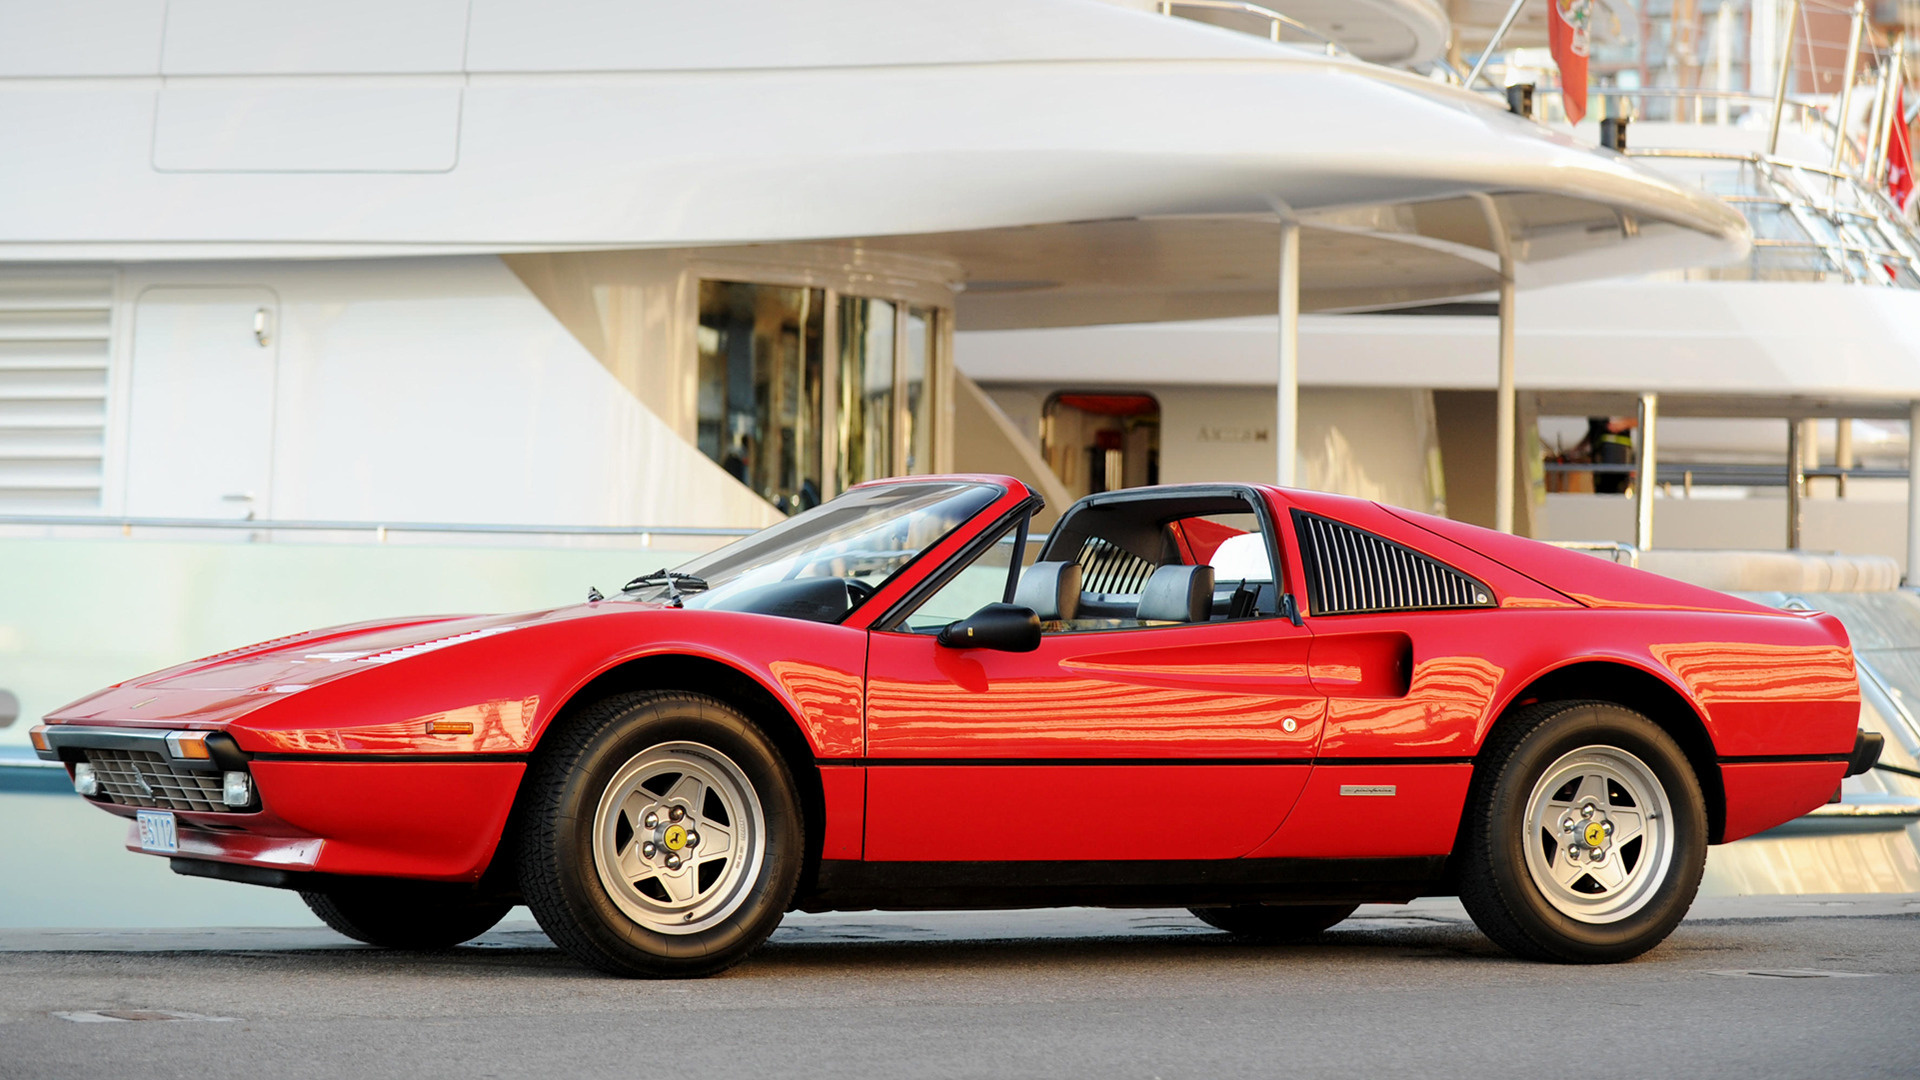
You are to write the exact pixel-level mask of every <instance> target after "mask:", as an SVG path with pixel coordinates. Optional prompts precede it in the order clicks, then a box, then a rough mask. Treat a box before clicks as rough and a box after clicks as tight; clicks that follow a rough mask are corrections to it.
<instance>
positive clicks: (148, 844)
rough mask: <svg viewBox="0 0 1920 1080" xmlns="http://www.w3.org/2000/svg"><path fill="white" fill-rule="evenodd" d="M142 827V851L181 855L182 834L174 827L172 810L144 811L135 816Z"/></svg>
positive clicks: (135, 819)
mask: <svg viewBox="0 0 1920 1080" xmlns="http://www.w3.org/2000/svg"><path fill="white" fill-rule="evenodd" d="M134 821H135V822H136V823H137V824H138V825H139V827H140V850H141V851H158V852H161V853H163V854H167V855H177V854H179V853H180V833H179V832H178V831H177V830H176V829H175V828H174V825H173V811H171V810H142V811H140V812H139V813H137V814H135V815H134Z"/></svg>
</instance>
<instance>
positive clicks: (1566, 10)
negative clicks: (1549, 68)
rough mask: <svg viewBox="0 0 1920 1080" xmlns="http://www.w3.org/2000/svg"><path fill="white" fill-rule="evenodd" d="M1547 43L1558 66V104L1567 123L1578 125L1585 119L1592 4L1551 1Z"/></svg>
mask: <svg viewBox="0 0 1920 1080" xmlns="http://www.w3.org/2000/svg"><path fill="white" fill-rule="evenodd" d="M1550 2H1551V3H1552V4H1553V13H1552V14H1551V15H1549V16H1547V43H1548V44H1549V45H1550V46H1552V48H1553V62H1554V63H1555V64H1558V65H1559V66H1560V101H1561V104H1562V105H1564V106H1565V107H1566V110H1567V122H1568V123H1570V124H1577V123H1579V122H1580V119H1581V118H1582V117H1584V116H1586V115H1587V23H1588V22H1589V21H1590V20H1591V19H1592V17H1593V8H1592V0H1550Z"/></svg>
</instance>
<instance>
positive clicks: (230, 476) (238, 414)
mask: <svg viewBox="0 0 1920 1080" xmlns="http://www.w3.org/2000/svg"><path fill="white" fill-rule="evenodd" d="M263 311H264V312H265V313H266V315H265V318H266V326H267V328H268V331H269V334H268V338H267V344H265V345H262V344H260V342H259V341H258V340H256V338H255V335H254V324H255V319H256V317H257V316H258V313H260V312H263ZM278 319H279V301H278V300H277V299H276V297H275V296H274V294H273V291H272V290H270V289H261V288H157V289H148V290H146V291H145V292H143V293H141V294H140V297H139V299H138V300H137V301H136V302H135V305H134V315H133V366H132V378H131V401H130V402H129V405H128V410H127V413H128V422H129V427H128V433H127V473H126V475H127V481H126V489H127V513H128V514H131V515H135V516H146V515H153V516H161V517H201V518H206V517H224V518H244V517H247V516H248V515H249V514H254V515H256V516H261V517H264V516H267V512H268V509H267V497H268V493H267V484H268V481H269V479H270V477H271V476H272V466H273V462H272V446H273V388H274V377H275V370H274V369H275V358H276V355H277V344H278V342H277V340H276V337H277V335H276V333H275V331H276V330H277V323H278Z"/></svg>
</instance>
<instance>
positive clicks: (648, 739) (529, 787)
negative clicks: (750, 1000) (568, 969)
mask: <svg viewBox="0 0 1920 1080" xmlns="http://www.w3.org/2000/svg"><path fill="white" fill-rule="evenodd" d="M689 744H694V745H698V746H700V747H704V748H710V749H711V750H713V751H715V752H717V753H718V754H719V755H723V756H724V759H725V760H726V762H727V763H729V764H731V765H734V766H737V768H738V770H739V771H740V772H741V773H742V774H744V777H745V780H746V781H747V783H748V784H750V786H751V789H752V793H753V796H754V797H755V798H757V799H758V802H759V809H760V811H761V813H762V815H763V816H764V830H763V834H762V836H761V841H762V843H763V848H762V855H761V857H760V860H759V863H758V869H757V872H756V873H754V874H753V875H752V876H750V877H749V876H747V874H746V872H745V871H742V872H741V873H742V876H741V878H740V879H739V880H738V885H737V887H736V888H735V889H734V890H733V893H732V895H734V896H736V897H737V898H738V899H737V900H736V901H735V902H737V905H738V906H737V907H734V908H733V909H732V910H731V912H730V913H729V914H726V915H724V917H723V918H720V919H718V920H716V921H715V922H714V924H713V925H710V926H706V927H704V928H702V929H698V930H696V931H693V932H689V933H665V932H662V931H661V930H659V929H657V928H656V927H653V926H649V925H646V924H644V923H642V922H641V921H639V920H638V919H636V918H635V917H634V916H632V915H630V914H629V912H628V911H627V910H623V908H622V903H623V901H622V900H621V899H617V898H616V896H615V895H614V893H613V892H612V891H610V889H611V888H612V887H611V886H609V885H608V884H607V883H606V882H605V881H603V879H602V875H601V871H600V870H599V868H598V867H597V864H596V862H595V854H594V850H595V844H596V835H595V817H596V813H597V812H598V808H599V807H600V804H601V801H602V798H603V796H605V795H606V793H607V790H608V788H609V786H610V785H611V784H612V783H613V782H614V781H615V780H616V779H618V775H617V774H619V773H620V772H621V770H622V769H623V768H625V767H627V766H629V765H630V763H632V762H635V761H638V760H640V759H641V758H642V756H643V755H645V754H647V753H649V752H650V751H654V750H656V749H657V748H660V747H663V746H670V745H671V746H685V745H689ZM519 816H520V848H519V850H520V887H521V892H522V895H523V896H524V897H525V900H526V904H527V906H528V907H530V908H532V909H533V914H534V917H535V918H536V919H538V920H539V922H540V927H541V929H542V930H545V931H546V933H547V936H548V937H550V938H552V939H553V941H554V943H555V944H557V945H559V946H560V947H561V948H562V949H565V950H566V951H567V952H568V953H570V954H571V955H572V956H573V957H574V958H575V959H577V960H579V961H580V962H581V963H583V964H586V965H588V966H590V967H594V968H598V969H599V970H601V971H605V972H608V973H610V974H614V975H622V976H627V977H639V978H695V977H700V976H705V975H712V974H715V973H716V972H720V971H723V970H725V969H727V968H729V967H732V966H733V965H734V964H737V963H739V962H740V961H741V960H743V959H745V958H746V956H747V954H749V953H751V952H752V951H753V950H754V949H756V948H758V947H759V945H760V944H761V942H763V941H765V940H766V939H767V935H769V934H771V933H773V931H774V928H775V927H777V926H779V925H780V920H781V918H782V916H783V915H784V914H785V913H786V910H787V907H788V905H789V903H790V901H791V900H792V898H793V894H794V889H795V888H796V886H797V885H798V882H799V878H800V867H801V863H802V859H803V855H804V844H805V841H804V836H805V830H804V828H803V824H802V819H801V811H800V801H799V796H798V795H797V793H796V791H795V789H794V783H793V778H792V776H791V775H790V774H789V772H788V770H787V766H786V762H785V761H784V760H783V759H782V758H781V756H780V753H779V751H778V750H777V749H776V748H775V747H774V744H773V742H772V741H771V740H770V739H769V738H768V737H767V736H766V734H765V733H764V732H762V731H761V730H760V729H759V728H757V727H755V726H754V725H753V724H752V723H751V722H750V721H748V720H747V719H746V717H744V716H742V715H741V714H740V713H739V712H738V711H736V710H735V709H733V708H732V707H731V706H729V705H727V704H725V703H724V702H721V701H718V700H716V699H714V698H710V697H705V696H702V695H698V694H687V693H679V692H666V691H651V692H644V693H631V694H619V695H615V696H613V697H609V698H606V699H604V700H601V701H599V702H596V703H594V704H592V705H589V706H587V707H586V708H584V709H582V710H580V711H579V712H577V713H574V714H573V715H571V716H569V717H567V718H565V719H564V720H563V721H562V723H561V725H560V726H559V727H558V728H557V729H556V730H554V731H551V732H549V733H548V734H547V735H546V737H545V738H543V739H542V741H541V746H540V750H539V753H538V755H537V757H536V759H535V761H534V763H533V766H532V768H531V769H530V770H529V772H528V776H527V780H526V782H525V784H524V787H523V789H522V799H521V803H520V810H519ZM688 820H689V822H691V820H692V819H691V818H689V819H688ZM623 827H624V826H623ZM627 842H628V843H634V844H638V843H639V838H638V837H637V836H635V837H633V838H631V839H629V840H628V841H627ZM676 850H678V849H676ZM700 887H701V888H704V887H705V886H704V885H703V886H700ZM624 902H626V903H631V902H632V900H631V899H630V898H629V899H627V900H626V901H624ZM689 917H691V916H689Z"/></svg>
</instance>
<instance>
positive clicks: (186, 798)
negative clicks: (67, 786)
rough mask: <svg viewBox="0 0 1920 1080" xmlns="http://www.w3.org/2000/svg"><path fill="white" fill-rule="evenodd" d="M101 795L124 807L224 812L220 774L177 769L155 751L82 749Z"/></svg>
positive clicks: (224, 805)
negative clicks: (97, 782)
mask: <svg viewBox="0 0 1920 1080" xmlns="http://www.w3.org/2000/svg"><path fill="white" fill-rule="evenodd" d="M82 752H83V753H85V754H86V755H87V764H89V765H92V766H93V775H94V776H95V777H96V778H98V779H99V781H100V794H101V795H103V796H105V797H106V798H108V799H110V800H112V801H113V802H117V803H119V804H120V805H122V806H139V807H144V808H146V809H150V810H199V811H203V812H206V811H214V812H220V813H225V812H227V811H228V810H229V807H228V806H227V805H226V804H225V803H223V802H221V801H220V774H219V773H217V772H188V771H186V770H184V769H176V768H174V766H173V763H172V762H170V761H168V760H167V758H166V755H164V754H159V753H155V752H154V751H152V750H95V749H91V748H89V749H87V750H85V751H82Z"/></svg>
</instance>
